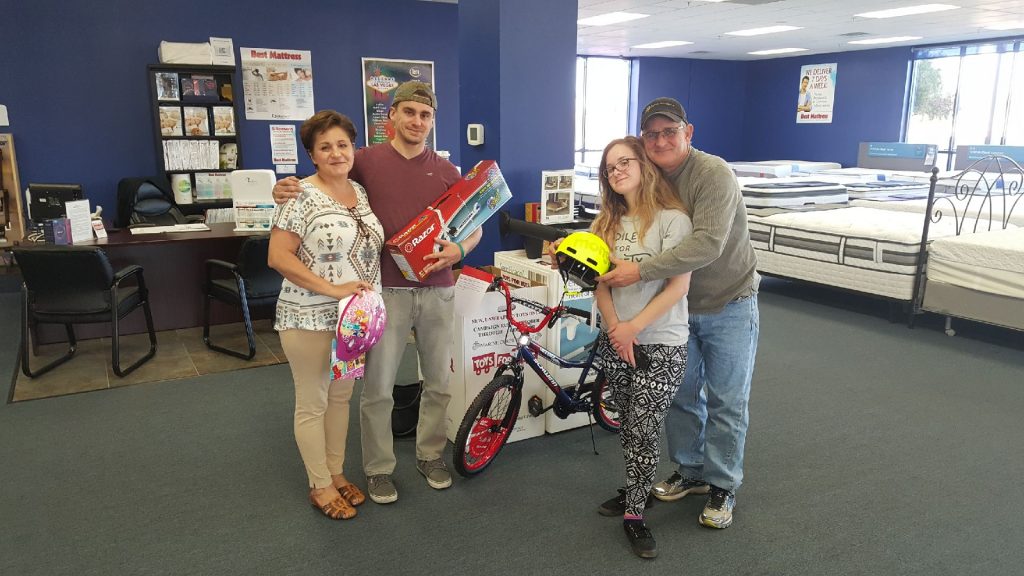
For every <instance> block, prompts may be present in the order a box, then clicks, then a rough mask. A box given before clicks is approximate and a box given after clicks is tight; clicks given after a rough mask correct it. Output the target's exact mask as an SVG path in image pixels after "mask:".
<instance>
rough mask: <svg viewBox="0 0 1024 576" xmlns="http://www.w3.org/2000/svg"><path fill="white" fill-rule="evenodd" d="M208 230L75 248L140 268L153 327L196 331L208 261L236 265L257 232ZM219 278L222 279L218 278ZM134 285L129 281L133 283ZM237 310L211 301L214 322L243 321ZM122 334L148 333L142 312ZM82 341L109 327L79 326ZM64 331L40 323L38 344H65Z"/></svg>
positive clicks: (265, 312) (115, 237)
mask: <svg viewBox="0 0 1024 576" xmlns="http://www.w3.org/2000/svg"><path fill="white" fill-rule="evenodd" d="M208 226H209V227H210V230H209V231H208V232H176V233H164V234H137V235H135V234H132V233H131V232H129V231H128V230H120V231H118V232H113V233H110V234H109V236H108V237H107V238H103V239H93V240H91V241H88V242H79V243H78V244H76V246H100V247H102V248H103V250H104V251H106V253H107V256H109V257H110V262H111V264H112V265H113V267H114V271H115V272H117V271H118V270H120V269H121V268H124V267H125V266H128V265H129V264H138V265H140V266H142V272H143V276H144V277H145V279H146V287H147V288H148V289H149V303H150V307H151V308H152V310H153V323H154V326H155V327H156V329H157V331H160V330H174V329H178V328H192V327H195V326H202V324H203V300H204V295H203V286H204V283H205V282H206V265H205V263H206V260H208V259H210V258H218V259H220V260H226V261H228V262H235V261H236V260H237V258H238V250H239V248H241V246H242V242H244V241H245V239H246V238H248V237H249V236H253V235H255V233H249V232H235V231H234V227H235V225H234V223H218V224H209V225H208ZM218 277H219V276H218ZM129 284H130V282H129ZM253 313H254V318H271V317H273V309H259V308H256V309H253ZM241 319H242V316H241V313H240V312H239V310H238V308H232V307H229V306H226V305H223V304H219V303H213V304H212V305H211V307H210V322H211V324H223V323H225V322H240V321H241ZM120 326H121V333H122V334H136V333H140V332H145V328H146V323H145V319H144V317H143V314H142V311H141V310H139V311H136V312H132V313H131V314H130V315H129V316H128V317H127V318H125V319H124V320H123V321H121V323H120ZM75 335H76V336H77V337H78V338H79V339H86V338H98V337H102V336H109V335H110V325H109V323H107V324H77V325H75ZM64 339H65V338H64V329H63V327H62V326H59V325H56V324H54V325H46V324H43V325H40V326H39V341H40V342H43V343H48V342H58V341H63V340H64Z"/></svg>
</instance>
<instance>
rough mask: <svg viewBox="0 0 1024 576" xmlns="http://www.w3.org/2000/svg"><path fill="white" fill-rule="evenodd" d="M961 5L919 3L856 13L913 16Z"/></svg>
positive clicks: (886, 16) (877, 16)
mask: <svg viewBox="0 0 1024 576" xmlns="http://www.w3.org/2000/svg"><path fill="white" fill-rule="evenodd" d="M957 8H959V6H953V5H952V4H919V5H917V6H905V7H903V8H892V9H889V10H879V11H877V12H864V13H863V14H854V16H857V17H859V18H896V17H898V16H912V15H914V14H928V13H930V12H942V11H944V10H956V9H957Z"/></svg>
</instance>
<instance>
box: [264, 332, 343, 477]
mask: <svg viewBox="0 0 1024 576" xmlns="http://www.w3.org/2000/svg"><path fill="white" fill-rule="evenodd" d="M280 335H281V346H282V347H283V348H284V353H285V355H286V356H288V365H289V367H291V369H292V379H293V380H294V381H295V443H296V444H298V445H299V454H301V455H302V462H303V464H305V465H306V474H307V475H308V476H309V485H310V486H311V487H313V488H326V487H327V486H330V485H331V475H332V474H341V473H342V470H343V467H344V464H345V442H346V441H347V440H348V417H349V401H350V400H351V399H352V388H353V386H354V385H355V380H335V381H333V382H332V381H331V360H330V355H331V341H332V340H334V333H333V332H319V331H311V330H284V331H282V332H281V333H280Z"/></svg>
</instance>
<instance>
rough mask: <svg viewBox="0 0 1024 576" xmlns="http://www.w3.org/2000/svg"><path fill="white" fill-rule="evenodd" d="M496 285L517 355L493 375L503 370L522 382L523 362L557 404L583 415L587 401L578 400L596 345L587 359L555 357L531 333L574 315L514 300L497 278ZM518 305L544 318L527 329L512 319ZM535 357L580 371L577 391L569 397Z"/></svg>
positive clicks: (526, 326) (505, 286)
mask: <svg viewBox="0 0 1024 576" xmlns="http://www.w3.org/2000/svg"><path fill="white" fill-rule="evenodd" d="M495 284H497V285H498V286H500V288H501V289H502V291H503V292H504V294H505V305H506V306H505V317H506V318H507V319H508V322H509V324H510V325H511V326H512V327H514V328H515V329H516V330H517V331H518V333H519V334H518V337H517V340H516V353H515V356H513V357H512V358H510V360H509V361H508V362H507V363H505V364H503V365H501V366H499V367H498V370H497V372H496V375H498V376H500V375H502V374H504V373H505V371H506V370H509V369H510V370H512V373H513V374H514V375H515V377H516V379H517V380H518V381H522V376H523V363H524V362H525V363H526V364H527V365H528V366H529V367H530V369H531V370H533V372H534V373H535V374H536V375H537V376H538V377H540V379H541V382H543V383H544V385H545V386H547V387H548V389H549V390H551V392H552V393H553V394H554V395H555V398H556V400H555V401H556V403H558V404H561V405H562V406H563V407H565V408H568V409H569V411H570V412H585V411H588V410H589V407H590V400H587V401H583V400H580V393H581V392H582V391H583V385H584V383H585V382H586V381H587V376H588V375H589V374H590V371H591V369H592V368H593V367H594V358H595V357H596V356H597V344H596V343H594V344H593V345H592V346H591V347H590V352H588V353H587V358H586V360H584V361H573V360H567V359H565V358H563V357H561V356H559V355H558V354H555V353H554V352H552V351H550V350H548V349H547V348H545V347H543V346H541V345H540V344H538V343H537V342H535V341H534V340H533V338H531V337H530V334H536V333H538V332H540V331H541V330H543V329H544V328H545V327H550V326H551V325H553V324H554V322H555V320H557V319H558V317H559V316H561V315H562V314H573V312H571V311H570V310H569V308H568V307H566V306H562V305H559V306H556V307H554V308H547V307H545V306H541V305H540V304H538V303H536V302H533V301H530V300H523V299H518V298H514V297H513V296H512V293H511V292H510V290H509V288H508V284H506V283H505V282H504V281H503V280H501V279H500V278H499V279H496V280H495ZM515 303H519V304H523V305H524V306H526V307H528V308H531V309H533V310H537V311H539V312H541V313H543V314H544V318H543V319H542V320H541V321H540V322H538V323H537V325H536V326H530V325H528V324H526V323H524V322H520V321H518V320H516V319H515V317H514V316H513V315H512V309H513V304H515ZM538 357H540V358H544V359H545V360H548V361H550V362H553V363H555V364H557V365H558V366H559V367H561V368H581V369H582V372H581V373H580V377H579V380H578V381H577V382H576V388H575V390H574V392H573V394H572V396H570V395H569V394H568V393H566V391H565V390H564V389H563V388H562V387H561V386H560V385H559V384H558V382H556V381H555V378H554V376H552V375H551V373H550V372H548V370H547V369H546V368H544V366H542V365H541V363H540V362H539V361H538Z"/></svg>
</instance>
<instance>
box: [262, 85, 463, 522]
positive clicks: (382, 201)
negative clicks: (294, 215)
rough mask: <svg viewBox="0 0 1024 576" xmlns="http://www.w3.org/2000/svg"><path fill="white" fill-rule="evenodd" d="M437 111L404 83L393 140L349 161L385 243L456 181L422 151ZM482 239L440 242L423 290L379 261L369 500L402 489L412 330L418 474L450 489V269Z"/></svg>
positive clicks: (424, 90)
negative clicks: (398, 396)
mask: <svg viewBox="0 0 1024 576" xmlns="http://www.w3.org/2000/svg"><path fill="white" fill-rule="evenodd" d="M436 111H437V97H436V96H435V94H434V90H433V88H431V86H430V85H429V84H427V83H425V82H418V81H414V80H413V81H409V82H404V83H402V84H400V85H399V86H398V87H397V88H395V91H394V94H393V96H392V102H391V108H390V109H388V120H390V122H391V126H392V128H394V136H393V137H392V139H391V140H390V141H389V142H385V143H383V144H377V145H375V146H370V147H368V148H361V149H359V150H357V151H356V153H355V160H354V162H353V166H352V171H351V172H349V177H350V178H352V179H353V180H355V181H357V182H359V183H360V184H362V185H363V187H364V188H365V189H366V196H367V199H368V200H369V202H370V208H371V209H372V210H373V213H374V214H376V215H377V218H378V219H379V220H380V222H381V225H382V226H383V228H384V238H385V239H387V238H390V237H392V236H393V235H395V234H396V233H398V232H399V231H401V230H402V228H404V227H405V225H406V224H407V223H408V222H409V221H410V220H412V219H413V218H415V217H416V216H418V215H419V214H420V212H422V211H423V210H424V209H425V208H426V207H427V206H429V205H430V204H431V203H432V202H433V201H434V200H437V198H438V196H440V195H441V194H443V193H444V192H445V191H446V190H448V188H449V187H451V186H452V184H454V183H455V182H457V181H458V180H459V179H460V175H459V172H458V170H456V168H455V166H453V165H452V163H451V162H449V161H448V160H446V159H444V158H441V157H440V156H438V155H437V154H436V153H434V151H433V150H431V149H429V148H427V146H426V141H427V136H428V135H429V134H430V131H431V129H433V127H434V114H435V112H436ZM298 183H299V181H298V179H296V178H294V177H289V178H285V179H283V180H280V181H278V183H277V184H276V185H275V186H274V200H275V201H277V202H283V201H285V200H287V199H288V198H289V197H292V196H294V195H296V194H298V192H299V185H298ZM481 236H482V232H481V231H480V230H477V231H476V232H473V233H472V234H470V236H469V237H468V238H466V239H465V240H463V241H462V242H461V244H457V243H455V242H448V241H446V240H437V241H436V242H437V244H438V251H437V252H434V253H433V254H430V255H428V256H426V257H425V258H426V259H432V260H433V262H432V263H431V264H430V265H428V266H427V267H426V268H424V270H426V272H427V273H428V274H429V275H428V276H427V277H426V278H424V279H423V281H422V282H412V281H410V280H407V279H406V278H405V277H404V276H403V275H402V273H401V271H400V270H399V269H398V265H397V264H395V261H394V259H393V258H391V256H390V255H389V254H388V253H387V252H384V253H383V254H382V255H381V260H380V271H381V283H382V284H383V287H384V290H383V292H382V293H381V295H382V296H383V298H384V304H385V306H386V308H387V312H388V324H387V328H386V329H385V331H384V335H383V336H382V337H381V339H380V342H378V343H377V345H376V346H375V347H374V348H373V349H372V350H370V351H369V352H368V353H367V355H366V377H365V378H364V380H363V392H362V396H361V399H360V403H359V408H360V410H359V412H360V418H359V424H360V439H361V440H362V448H363V471H364V472H365V473H366V478H367V484H368V488H369V489H368V492H369V496H370V499H371V500H373V501H374V502H376V503H378V504H389V503H391V502H394V501H396V500H398V488H397V486H395V483H394V480H393V479H392V473H393V472H394V470H395V465H396V459H395V449H394V439H393V437H392V433H391V411H392V409H393V408H394V398H393V397H392V392H393V390H394V387H395V376H396V374H397V372H398V365H399V363H400V362H401V359H402V353H403V352H404V351H405V347H406V343H407V342H408V339H409V332H410V330H413V329H415V332H416V349H417V352H418V356H419V360H420V369H421V371H422V373H423V393H422V395H421V396H420V411H419V422H418V424H417V427H416V460H417V463H416V469H417V470H419V472H420V474H422V475H423V476H425V477H426V479H427V483H428V484H429V485H430V487H431V488H434V489H436V490H443V489H445V488H448V487H449V486H451V485H452V477H451V473H450V472H449V471H448V469H447V467H446V466H445V464H444V458H443V455H444V448H445V445H446V443H447V437H446V417H447V410H448V402H449V400H450V399H451V394H450V393H449V392H448V381H449V374H450V370H449V364H450V362H451V332H452V323H453V322H454V318H455V310H454V307H455V301H454V298H455V288H454V287H453V286H454V279H453V276H452V270H451V267H452V265H453V264H455V263H456V262H458V261H459V260H461V259H462V258H463V257H464V256H465V254H467V253H469V251H470V250H472V249H473V248H475V247H476V245H477V244H478V243H479V242H480V238H481Z"/></svg>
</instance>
